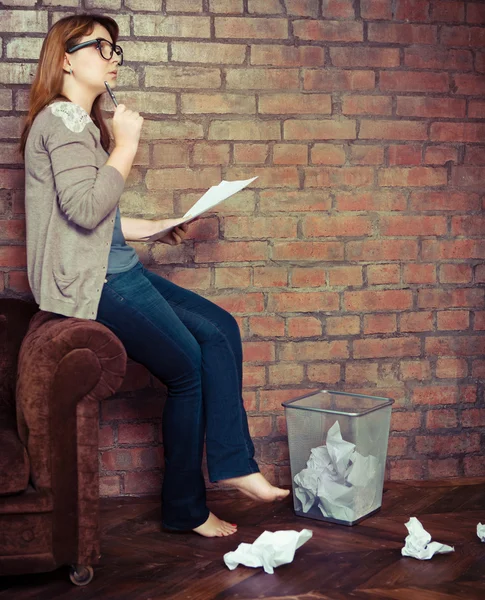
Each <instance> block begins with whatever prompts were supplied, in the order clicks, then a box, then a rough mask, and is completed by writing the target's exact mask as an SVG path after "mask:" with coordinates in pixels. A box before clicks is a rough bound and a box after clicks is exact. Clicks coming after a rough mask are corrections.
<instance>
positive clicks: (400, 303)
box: [344, 290, 413, 312]
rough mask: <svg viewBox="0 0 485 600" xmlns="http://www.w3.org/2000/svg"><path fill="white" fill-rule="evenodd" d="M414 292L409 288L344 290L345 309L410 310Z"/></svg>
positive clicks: (367, 310)
mask: <svg viewBox="0 0 485 600" xmlns="http://www.w3.org/2000/svg"><path fill="white" fill-rule="evenodd" d="M412 305H413V294H412V292H411V291H409V290H382V291H356V292H344V306H345V310H349V311H356V312H363V311H365V312H371V311H375V310H389V311H393V310H409V309H410V308H411V307H412Z"/></svg>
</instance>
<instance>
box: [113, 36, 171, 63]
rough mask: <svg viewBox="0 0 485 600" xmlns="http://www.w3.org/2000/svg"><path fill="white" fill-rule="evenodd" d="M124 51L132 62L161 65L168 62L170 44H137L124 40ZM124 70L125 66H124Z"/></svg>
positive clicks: (152, 42)
mask: <svg viewBox="0 0 485 600" xmlns="http://www.w3.org/2000/svg"><path fill="white" fill-rule="evenodd" d="M122 45H123V46H122V47H123V51H124V53H125V56H126V57H129V60H130V63H131V62H142V63H145V64H146V63H161V62H167V61H168V44H167V43H166V42H155V41H152V40H150V43H148V44H147V42H136V41H127V40H123V42H122ZM123 68H124V65H123Z"/></svg>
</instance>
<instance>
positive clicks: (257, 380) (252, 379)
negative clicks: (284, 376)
mask: <svg viewBox="0 0 485 600" xmlns="http://www.w3.org/2000/svg"><path fill="white" fill-rule="evenodd" d="M265 384H266V369H265V367H264V366H258V365H246V367H245V368H244V374H243V387H245V388H246V387H256V386H258V387H259V386H264V385H265Z"/></svg>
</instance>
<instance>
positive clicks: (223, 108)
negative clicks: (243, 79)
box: [181, 93, 256, 114]
mask: <svg viewBox="0 0 485 600" xmlns="http://www.w3.org/2000/svg"><path fill="white" fill-rule="evenodd" d="M181 110H182V112H183V113H186V114H199V113H206V114H211V113H213V114H225V113H229V114H231V113H232V114H254V113H256V99H255V98H254V96H243V95H241V94H222V93H220V94H200V93H199V94H182V96H181Z"/></svg>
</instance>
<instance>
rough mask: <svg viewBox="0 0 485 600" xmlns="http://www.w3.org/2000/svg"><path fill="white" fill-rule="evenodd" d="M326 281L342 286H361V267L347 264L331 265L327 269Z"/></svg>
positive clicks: (332, 284)
mask: <svg viewBox="0 0 485 600" xmlns="http://www.w3.org/2000/svg"><path fill="white" fill-rule="evenodd" d="M328 283H329V285H331V286H335V285H344V286H347V287H348V286H361V285H362V283H363V279H362V267H359V266H348V267H345V266H343V267H333V268H332V269H329V271H328Z"/></svg>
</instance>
